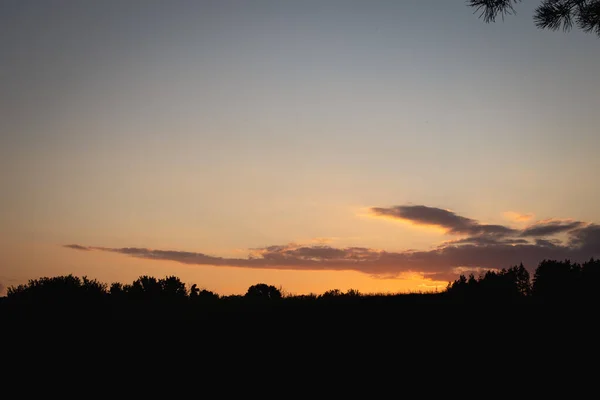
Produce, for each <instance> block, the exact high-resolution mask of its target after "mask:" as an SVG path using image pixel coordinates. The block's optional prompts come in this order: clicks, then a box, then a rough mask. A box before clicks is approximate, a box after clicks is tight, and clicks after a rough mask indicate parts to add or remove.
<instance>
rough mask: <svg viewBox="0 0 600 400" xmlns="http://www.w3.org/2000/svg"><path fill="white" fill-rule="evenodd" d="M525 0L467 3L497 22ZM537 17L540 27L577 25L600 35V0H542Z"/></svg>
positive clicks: (482, 14)
mask: <svg viewBox="0 0 600 400" xmlns="http://www.w3.org/2000/svg"><path fill="white" fill-rule="evenodd" d="M521 1H522V0H468V1H467V4H468V5H469V6H470V7H472V8H474V9H475V12H476V13H479V17H480V18H483V20H484V21H485V22H494V21H496V18H497V17H498V16H500V17H501V18H502V19H504V17H505V16H506V15H511V14H516V10H515V7H514V6H515V4H517V3H521ZM533 20H534V22H535V25H536V26H537V27H538V28H540V29H550V30H558V29H561V28H562V29H563V30H564V31H568V30H571V29H572V28H573V26H577V27H578V28H579V29H581V30H582V31H584V32H592V33H595V34H596V35H598V36H599V37H600V0H541V2H540V5H539V6H538V7H537V8H536V9H535V12H534V16H533Z"/></svg>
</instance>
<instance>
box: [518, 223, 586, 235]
mask: <svg viewBox="0 0 600 400" xmlns="http://www.w3.org/2000/svg"><path fill="white" fill-rule="evenodd" d="M584 225H585V223H584V222H581V221H568V220H567V221H561V220H549V221H540V222H537V223H535V224H533V225H530V226H528V227H527V228H525V229H524V230H523V231H522V232H521V236H523V237H538V236H551V235H555V234H557V233H563V232H569V231H572V230H574V229H577V228H580V227H582V226H584Z"/></svg>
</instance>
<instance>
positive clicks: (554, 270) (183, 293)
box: [0, 258, 600, 319]
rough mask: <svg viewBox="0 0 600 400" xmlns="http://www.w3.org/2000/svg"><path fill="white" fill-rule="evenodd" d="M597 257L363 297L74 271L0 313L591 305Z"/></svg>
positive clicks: (135, 314) (599, 274)
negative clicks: (236, 290) (231, 290)
mask: <svg viewBox="0 0 600 400" xmlns="http://www.w3.org/2000/svg"><path fill="white" fill-rule="evenodd" d="M599 283H600V260H598V259H593V258H592V259H590V260H589V261H587V262H584V263H582V264H579V263H574V262H571V261H570V260H564V261H557V260H542V261H541V262H540V263H539V265H538V266H537V268H536V269H535V273H534V274H533V276H531V275H530V273H529V271H528V270H527V269H526V268H525V267H524V265H523V264H522V263H521V264H519V265H515V266H513V267H510V268H504V269H501V270H494V271H492V270H489V271H487V272H485V273H484V274H480V275H479V276H477V277H476V276H475V275H474V274H470V275H469V276H465V275H460V277H459V278H458V279H456V280H454V281H451V282H449V283H448V285H447V287H446V288H445V289H444V290H443V291H436V292H419V293H396V294H363V293H360V292H359V291H358V290H354V289H350V290H348V291H346V292H344V291H341V290H339V289H332V290H328V291H326V292H325V293H323V294H319V295H317V294H306V295H294V294H287V293H285V292H284V291H283V289H282V288H278V287H276V286H273V285H268V284H266V283H258V284H255V285H252V286H250V287H249V288H248V290H247V292H246V293H245V294H244V295H226V296H224V295H219V294H217V293H214V292H212V291H210V290H208V289H205V288H200V287H199V286H198V285H197V284H192V285H190V286H188V285H186V284H185V283H184V282H182V281H181V280H180V279H179V278H178V277H176V276H167V277H164V278H155V277H152V276H147V275H145V276H140V277H139V278H138V279H136V280H135V281H133V282H132V283H128V284H123V283H119V282H114V283H112V284H110V285H108V284H106V283H103V282H100V281H98V280H96V279H89V278H88V277H86V276H83V277H77V276H73V275H66V276H56V277H43V278H39V279H32V280H30V281H29V282H28V283H27V284H21V285H18V286H11V287H9V288H8V292H7V296H6V297H4V298H2V301H1V303H0V310H2V313H3V314H4V316H7V317H21V318H27V317H69V318H73V317H76V318H77V317H90V318H97V317H106V318H120V319H122V318H199V317H205V316H206V315H209V314H213V315H214V314H219V313H224V314H228V315H233V314H235V313H238V314H240V313H241V314H248V313H250V314H252V313H255V312H267V311H268V312H274V313H277V315H285V314H290V315H296V314H297V313H298V312H313V313H317V312H321V311H323V312H330V311H332V310H336V311H352V312H363V311H364V312H379V311H385V312H391V311H393V310H395V309H402V310H404V311H408V312H410V311H411V310H417V309H418V307H420V306H427V307H430V306H433V307H436V306H440V307H443V306H447V305H468V306H482V305H510V306H514V305H522V306H527V305H564V304H580V305H594V306H596V305H598V304H600V301H599V299H600V289H599V288H600V286H599Z"/></svg>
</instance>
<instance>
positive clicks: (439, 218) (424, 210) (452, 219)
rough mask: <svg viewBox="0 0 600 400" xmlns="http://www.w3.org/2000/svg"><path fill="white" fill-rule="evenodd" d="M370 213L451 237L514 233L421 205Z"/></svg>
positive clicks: (380, 208)
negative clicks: (424, 227)
mask: <svg viewBox="0 0 600 400" xmlns="http://www.w3.org/2000/svg"><path fill="white" fill-rule="evenodd" d="M371 212H372V213H373V214H374V215H377V216H382V217H391V218H395V219H399V220H403V221H408V222H412V223H414V224H417V225H429V226H438V227H440V228H444V229H445V230H446V232H447V233H448V234H452V235H459V234H466V235H498V236H505V235H509V234H512V233H514V229H512V228H509V227H506V226H503V225H486V224H480V223H479V222H478V221H476V220H474V219H471V218H467V217H463V216H461V215H457V214H456V213H454V212H452V211H449V210H444V209H441V208H436V207H428V206H423V205H406V206H393V207H388V208H384V207H372V208H371Z"/></svg>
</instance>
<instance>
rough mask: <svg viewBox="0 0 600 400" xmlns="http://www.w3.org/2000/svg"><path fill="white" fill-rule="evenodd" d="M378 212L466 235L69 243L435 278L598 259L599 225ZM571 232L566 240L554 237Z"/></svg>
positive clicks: (187, 259)
mask: <svg viewBox="0 0 600 400" xmlns="http://www.w3.org/2000/svg"><path fill="white" fill-rule="evenodd" d="M372 211H373V212H374V213H375V214H376V215H382V216H391V217H393V218H399V219H404V220H409V221H412V222H414V223H417V224H426V225H437V226H441V227H444V228H446V229H448V231H449V233H451V234H456V235H458V234H462V235H465V236H466V237H464V238H459V239H456V240H452V241H448V242H445V243H443V244H442V245H441V246H439V247H437V248H435V249H431V250H421V251H416V250H407V251H401V252H388V251H383V250H378V249H371V248H365V247H346V248H337V247H332V246H329V245H314V246H307V245H299V244H294V243H290V244H287V245H276V246H268V247H262V248H255V249H250V250H249V256H248V257H247V258H225V257H216V256H211V255H207V254H204V253H196V252H186V251H174V250H156V249H148V248H138V247H124V248H107V247H87V246H82V245H78V244H69V245H65V247H67V248H70V249H75V250H84V251H109V252H113V253H120V254H125V255H129V256H131V257H137V258H144V259H149V260H169V261H176V262H179V263H184V264H194V265H211V266H229V267H240V268H261V269H280V270H330V271H342V270H345V271H358V272H362V273H365V274H369V275H371V276H374V277H386V278H389V277H400V276H401V275H402V274H403V273H418V274H422V276H424V277H425V278H430V279H433V280H444V281H448V280H453V279H456V277H457V276H458V274H459V273H465V272H466V271H469V270H470V271H480V270H481V269H496V268H507V267H511V266H513V265H517V264H519V263H521V262H522V263H523V264H524V265H525V266H526V267H528V268H529V269H530V271H532V272H533V270H535V268H536V267H537V265H538V263H539V262H540V261H541V260H543V259H570V260H572V261H585V260H587V259H589V258H591V257H594V258H599V257H600V225H596V224H586V223H583V222H580V221H571V220H545V221H539V222H537V223H535V224H533V225H530V226H529V227H527V228H525V229H523V230H516V229H512V228H509V227H506V226H502V225H486V224H481V223H479V222H478V221H476V220H474V219H471V218H466V217H463V216H460V215H457V214H455V213H453V212H451V211H447V210H442V209H439V208H433V207H426V206H395V207H391V208H373V209H372ZM559 233H566V235H567V238H568V239H567V240H566V241H564V242H563V241H561V240H559V239H556V238H552V237H551V236H552V235H555V234H559Z"/></svg>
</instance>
